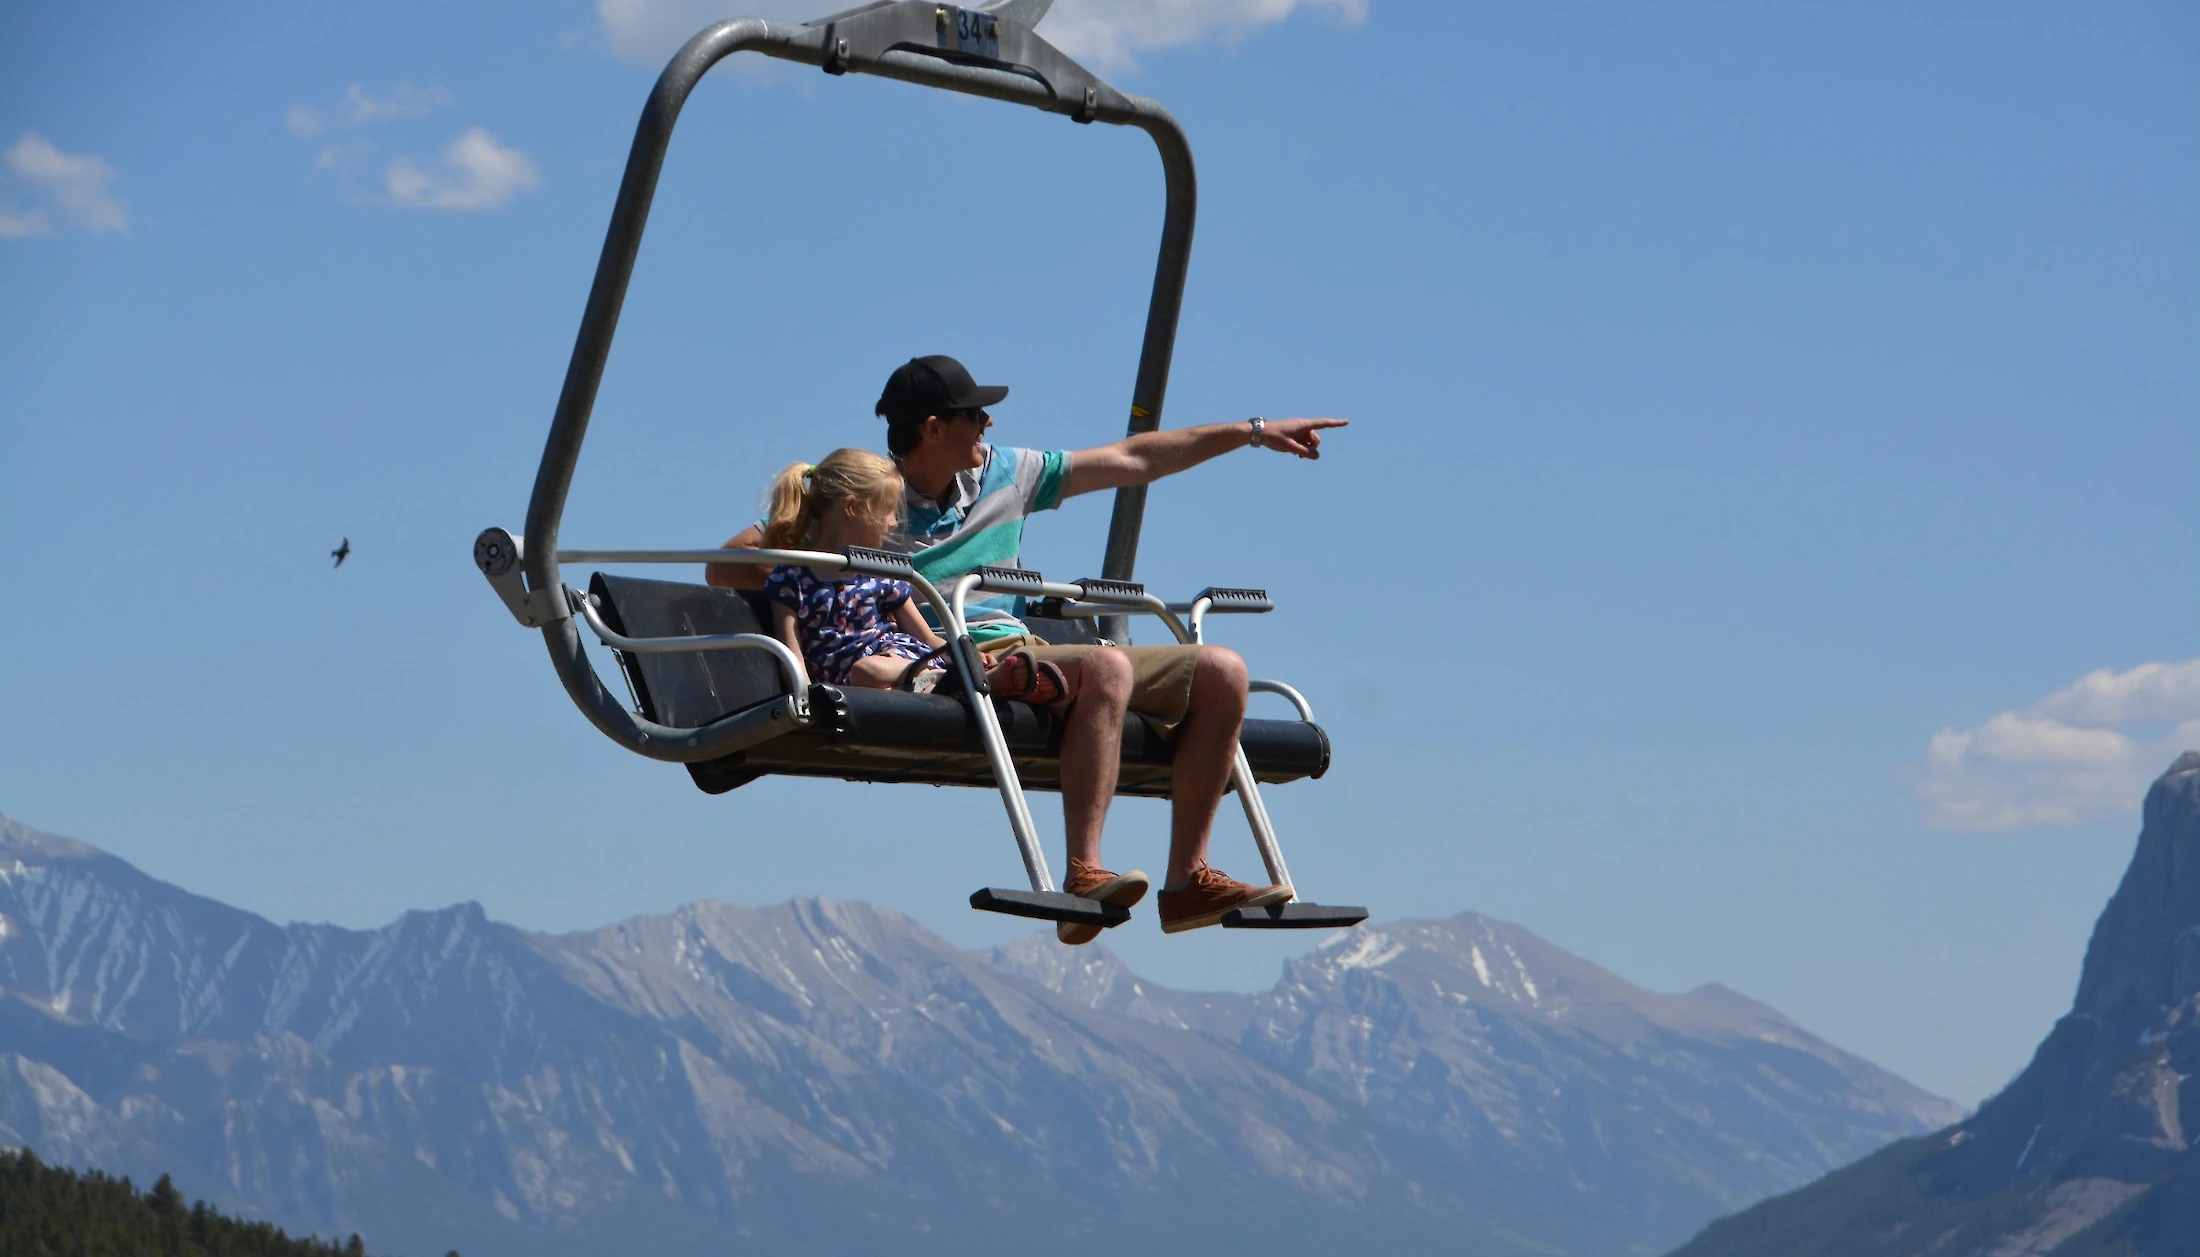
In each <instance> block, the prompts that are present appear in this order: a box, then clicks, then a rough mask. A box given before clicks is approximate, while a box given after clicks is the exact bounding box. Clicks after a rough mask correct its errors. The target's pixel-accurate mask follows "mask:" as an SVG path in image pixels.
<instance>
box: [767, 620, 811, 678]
mask: <svg viewBox="0 0 2200 1257" xmlns="http://www.w3.org/2000/svg"><path fill="white" fill-rule="evenodd" d="M772 636H773V637H776V638H778V639H779V640H780V641H783V642H785V643H787V649H789V650H791V651H793V652H794V659H795V663H796V665H797V666H799V667H800V668H801V670H802V684H804V685H808V684H810V665H809V664H808V662H807V661H805V660H804V659H803V658H802V635H801V634H800V633H799V632H797V631H796V630H795V626H794V608H792V607H787V606H782V605H780V604H779V603H776V602H775V603H773V604H772Z"/></svg>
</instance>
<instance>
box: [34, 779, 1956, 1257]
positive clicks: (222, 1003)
mask: <svg viewBox="0 0 2200 1257" xmlns="http://www.w3.org/2000/svg"><path fill="white" fill-rule="evenodd" d="M0 988H4V989H0V1141H5V1142H9V1143H17V1144H28V1145H30V1146H33V1147H35V1148H36V1149H37V1150H38V1151H39V1153H40V1155H42V1156H45V1157H47V1158H49V1159H52V1160H55V1161H60V1162H66V1163H71V1164H80V1165H97V1166H100V1167H102V1168H106V1169H109V1170H112V1171H115V1172H121V1173H130V1174H134V1175H137V1176H140V1177H146V1176H149V1175H151V1174H155V1173H158V1172H159V1171H161V1170H163V1169H166V1170H172V1171H173V1172H174V1173H175V1175H176V1179H177V1184H178V1186H179V1187H180V1188H182V1189H183V1190H184V1191H186V1192H188V1193H190V1194H193V1195H199V1196H204V1197H206V1198H208V1199H209V1200H212V1201H215V1202H217V1203H219V1204H221V1205H222V1206H223V1207H224V1208H226V1209H229V1210H232V1211H235V1212H239V1213H241V1214H244V1215H246V1216H256V1217H264V1218H268V1219H271V1220H275V1221H278V1222H281V1223H283V1224H284V1225H286V1226H288V1227H290V1228H292V1229H293V1230H300V1231H317V1232H320V1233H322V1234H332V1233H345V1232H349V1231H353V1230H357V1231H360V1232H363V1233H365V1234H368V1235H371V1236H374V1237H375V1238H376V1244H377V1247H382V1246H387V1247H388V1248H389V1249H390V1250H391V1251H392V1252H398V1253H403V1252H424V1253H440V1252H443V1251H444V1250H445V1249H447V1248H451V1247H457V1248H459V1249H461V1250H462V1251H464V1252H466V1253H468V1254H469V1255H470V1257H496V1255H497V1254H504V1253H510V1254H518V1253H523V1252H524V1253H545V1254H562V1253H573V1254H579V1253H584V1252H596V1251H604V1250H606V1248H607V1246H615V1247H617V1248H619V1249H621V1250H623V1251H633V1250H638V1249H647V1250H648V1251H652V1252H655V1253H660V1254H666V1255H668V1257H683V1255H685V1254H697V1255H700V1254H703V1253H718V1252H723V1251H725V1250H726V1248H727V1246H728V1245H729V1244H733V1245H736V1246H741V1245H747V1246H753V1247H759V1248H761V1247H771V1248H773V1249H776V1250H788V1249H797V1250H800V1251H804V1252H810V1253H836V1252H851V1253H852V1252H857V1251H869V1250H871V1249H875V1248H877V1247H878V1246H879V1245H881V1244H890V1245H892V1247H893V1248H894V1250H895V1251H897V1252H903V1253H920V1254H921V1253H933V1252H938V1253H948V1252H961V1251H964V1250H965V1249H966V1248H967V1245H968V1241H969V1236H970V1234H971V1233H972V1228H973V1227H978V1228H982V1229H983V1232H984V1233H985V1234H987V1235H989V1236H994V1237H997V1239H996V1241H995V1242H996V1243H997V1244H998V1245H999V1246H1002V1247H1006V1246H1008V1245H1011V1244H1014V1245H1039V1246H1044V1247H1045V1248H1047V1249H1048V1250H1050V1251H1056V1252H1070V1253H1079V1252H1094V1253H1098V1252H1101V1251H1103V1250H1105V1251H1111V1252H1112V1251H1115V1250H1118V1249H1120V1248H1122V1247H1123V1246H1124V1245H1126V1244H1145V1245H1150V1246H1155V1247H1161V1248H1181V1247H1186V1246H1190V1245H1192V1244H1226V1243H1244V1242H1249V1240H1251V1239H1254V1238H1257V1240H1258V1242H1259V1243H1260V1245H1261V1246H1262V1247H1263V1248H1264V1249H1269V1250H1273V1251H1277V1252H1285V1253H1290V1252H1316V1251H1322V1252H1327V1251H1330V1250H1332V1249H1334V1248H1335V1247H1337V1246H1338V1245H1340V1244H1348V1243H1351V1244H1365V1243H1383V1244H1390V1245H1393V1246H1402V1247H1405V1248H1407V1249H1408V1250H1409V1251H1421V1250H1425V1249H1428V1248H1430V1247H1434V1246H1442V1247H1446V1248H1457V1247H1460V1246H1466V1247H1470V1248H1472V1249H1473V1250H1474V1251H1477V1252H1484V1253H1491V1254H1521V1255H1523V1257H1525V1255H1528V1254H1584V1255H1586V1254H1592V1253H1593V1254H1607V1253H1645V1254H1647V1253H1652V1252H1655V1251H1658V1250H1659V1249H1660V1248H1661V1247H1663V1246H1667V1245H1670V1244H1671V1243H1673V1242H1674V1241H1676V1240H1678V1239H1679V1238H1681V1237H1682V1236H1684V1235H1686V1234H1687V1233H1688V1232H1689V1231H1691V1230H1693V1229H1694V1228H1696V1227H1698V1226H1700V1225H1702V1223H1703V1222H1704V1221H1705V1220H1706V1219H1707V1218H1710V1217H1712V1216H1714V1215H1716V1214H1717V1213H1720V1212H1723V1211H1728V1210H1731V1209H1733V1208H1736V1207H1739V1206H1741V1205H1744V1204H1747V1203H1749V1202H1750V1201H1752V1200H1755V1199H1757V1198H1759V1197H1761V1196H1763V1195H1764V1194H1766V1193H1769V1192H1773V1191H1779V1190H1783V1189H1785V1188H1788V1187H1792V1186H1793V1185H1795V1184H1796V1183H1799V1182H1803V1181H1806V1180H1807V1179H1809V1178H1811V1177H1814V1176H1816V1175H1818V1174H1821V1173H1823V1172H1825V1171H1826V1170H1828V1169H1830V1168H1832V1167H1834V1166H1836V1165H1839V1164H1842V1163H1843V1162H1846V1161H1848V1160H1851V1159H1853V1158H1855V1157H1857V1156H1860V1155H1862V1154H1864V1153H1866V1152H1868V1151H1870V1150H1871V1149H1872V1148H1875V1147H1877V1146H1879V1145H1881V1144H1883V1143H1885V1142H1886V1141H1888V1140H1890V1139H1894V1138H1899V1137H1901V1136H1904V1135H1908V1134H1912V1133H1915V1132H1916V1131H1919V1130H1922V1129H1928V1128H1930V1127H1931V1126H1934V1125H1938V1124H1940V1123H1942V1122H1945V1121H1946V1120H1949V1119H1950V1118H1951V1117H1952V1116H1953V1115H1954V1114H1953V1110H1952V1109H1951V1108H1950V1107H1949V1106H1948V1105H1946V1104H1945V1102H1942V1101H1938V1100H1935V1099H1934V1098H1932V1097H1930V1096H1927V1095H1925V1094H1924V1093H1922V1092H1919V1091H1917V1090H1916V1089H1915V1088H1912V1087H1909V1086H1908V1085H1907V1084H1904V1083H1902V1082H1901V1081H1900V1080H1898V1079H1895V1078H1893V1077H1892V1076H1890V1075H1887V1074H1885V1073H1884V1072H1883V1071H1880V1070H1878V1069H1876V1068H1874V1067H1872V1066H1870V1065H1869V1064H1867V1063H1865V1062H1863V1061H1860V1060H1858V1059H1856V1058H1854V1057H1851V1056H1848V1055H1846V1054H1844V1053H1841V1052H1839V1051H1838V1050H1836V1049H1834V1048H1832V1047H1830V1046H1828V1045H1826V1044H1824V1043H1823V1042H1821V1041H1819V1040H1817V1039H1815V1038H1813V1037H1811V1036H1810V1035H1809V1034H1807V1033H1806V1032H1804V1031H1802V1030H1801V1029H1799V1028H1798V1027H1796V1026H1794V1025H1793V1023H1790V1022H1788V1021H1787V1020H1786V1019H1784V1018H1782V1017H1780V1015H1779V1014H1777V1013H1775V1012H1773V1011H1772V1010H1770V1009H1767V1008H1764V1007H1762V1006H1761V1005H1757V1004H1754V1003H1751V1002H1750V1001H1748V1000H1746V999H1744V998H1742V997H1740V996H1738V995H1735V994H1733V993H1731V992H1727V991H1725V990H1723V989H1721V988H1715V987H1714V988H1704V989H1702V990H1699V991H1695V992H1691V993H1689V994H1687V995H1677V996H1669V995H1657V994H1653V993H1651V992H1646V991H1642V990H1639V989H1638V988H1635V987H1632V986H1630V985H1628V984H1627V983H1625V982H1623V981H1621V980H1620V979H1618V978H1616V977H1614V976H1613V975H1611V974H1609V973H1606V972H1604V971H1602V970H1600V969H1597V968H1596V967H1595V966H1593V965H1590V964H1588V963H1587V962H1585V961H1582V960H1580V959H1578V958H1576V957H1573V956H1571V955H1569V954H1567V953H1566V952H1564V951H1562V950H1560V949H1558V948H1556V947H1553V946H1551V945H1550V944H1548V943H1545V942H1543V941H1542V940H1540V939H1538V938H1536V937H1535V936H1534V935H1532V934H1529V933H1528V932H1527V931H1525V930H1522V929H1519V928H1518V927H1516V926H1509V925H1505V924H1503V923H1500V922H1495V921H1491V920H1488V919H1486V918H1482V917H1478V916H1474V915H1472V914H1468V915H1463V916H1460V917H1457V918H1453V919H1451V920H1448V921H1427V922H1401V923H1397V924H1393V925H1386V926H1381V927H1377V928H1372V929H1361V930H1357V931H1353V932H1351V933H1349V934H1345V935H1341V936H1339V937H1337V938H1336V939H1334V940H1333V941H1332V943H1331V944H1330V945H1329V946H1327V947H1325V948H1323V949H1321V950H1319V951H1317V952H1315V953H1313V954H1312V955H1311V956H1309V957H1307V958H1305V959H1302V960H1299V961H1296V962H1293V963H1292V964H1291V965H1290V966H1288V967H1287V971H1286V973H1285V975H1284V978H1283V980H1282V981H1281V982H1280V983H1279V984H1278V985H1277V986H1276V987H1275V988H1274V989H1273V990H1271V991H1269V992H1267V993H1264V994H1260V995H1241V994H1228V993H1206V994H1202V993H1193V992H1181V991H1170V990H1167V989H1165V988H1160V987H1155V986H1153V985H1152V984H1149V983H1144V982H1141V981H1140V980H1139V979H1137V978H1136V977H1135V976H1134V975H1131V974H1129V973H1128V972H1127V971H1125V970H1123V969H1122V968H1121V966H1120V965H1118V964H1116V963H1115V962H1114V960H1113V959H1112V957H1110V956H1108V955H1107V954H1106V953H1105V952H1104V951H1103V950H1100V949H1085V950H1079V951H1071V950H1069V949H1064V948H1059V947H1057V946H1055V945H1054V944H1052V943H1051V942H1046V943H1041V942H1039V941H1037V940H1034V941H1031V942H1027V943H1022V944H1018V945H1016V946H1014V947H1009V948H1002V949H995V951H993V952H991V953H985V954H979V953H971V952H965V951H962V950H960V949H957V948H955V947H953V946H951V945H949V944H948V943H946V942H945V941H944V940H942V939H940V938H938V937H937V936H935V935H933V934H931V933H929V932H928V931H926V930H924V929H922V928H921V927H919V926H918V925H916V924H915V923H914V922H912V921H910V920H909V919H907V918H905V917H902V916H900V915H898V914H895V913H892V912H887V911H884V910H881V909H878V908H873V907H869V906H867V905H863V904H856V903H833V902H823V901H815V900H803V901H796V902H793V903H787V904H781V905H777V906H773V907H767V908H744V907H738V906H734V905H729V904H722V903H698V904H692V905H689V906H687V907H685V908H681V909H679V910H678V911H675V912H672V913H668V914H665V915H662V916H649V917H640V918H635V919H633V920H630V921H625V922H621V923H619V924H617V925H612V926H608V927H605V928H603V929H599V930H589V931H582V932H578V933H573V934H565V935H555V936H553V935H541V934H531V933H528V932H525V931H521V930H516V929H513V928H511V927H508V926H504V925H500V924H497V923H495V922H493V921H490V920H488V919H487V918H486V916H485V915H484V914H483V913H482V911H481V909H480V908H479V907H478V906H477V905H473V904H462V905H459V906H456V907H453V908H447V909H442V910H439V911H435V912H414V913H408V914H406V915H405V916H403V917H401V918H400V919H399V920H397V921H396V922H394V923H392V924H390V925H388V926H386V927H384V928H382V929H378V930H343V929H337V928H334V927H329V926H302V925H291V926H278V925H275V924H273V923H271V922H268V921H266V920H264V919H262V918H260V917H257V916H254V915H252V914H250V913H246V912H242V911H239V910H236V909H233V908H229V907H226V906H224V905H222V904H219V903H216V902H214V901H212V900H209V899H205V898H202V897H199V896H195V895H190V894H187V893H185V892H183V891H180V890H177V889H176V888H174V887H172V886H168V885H166V884H164V883H162V882H159V881H156V880H154V879H152V878H149V877H146V876H145V875H144V874H142V873H140V872H138V871H137V870H136V869H133V868H131V867H130V866H129V865H127V864H125V863H123V862H121V861H119V860H116V859H114V858H112V857H110V856H107V855H104V854H102V853H100V852H98V851H97V850H95V849H93V848H91V847H88V846H85V845H83V844H81V843H74V842H71V841H69V840H66V839H59V838H54V837H52V836H50V835H45V834H40V833H37V832H36V831H33V830H30V829H28V828H27V827H24V826H22V825H20V824H17V823H15V822H12V821H7V820H5V819H4V818H0Z"/></svg>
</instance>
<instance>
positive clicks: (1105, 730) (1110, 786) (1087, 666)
mask: <svg viewBox="0 0 2200 1257" xmlns="http://www.w3.org/2000/svg"><path fill="white" fill-rule="evenodd" d="M1062 672H1063V674H1064V675H1065V676H1066V677H1067V678H1068V680H1069V691H1070V695H1071V697H1072V699H1073V702H1072V704H1071V706H1070V709H1069V717H1068V725H1067V727H1066V728H1064V729H1063V730H1062V829H1063V833H1064V836H1065V839H1066V841H1065V843H1064V846H1065V847H1066V848H1067V849H1068V855H1069V858H1070V859H1072V860H1076V861H1081V862H1083V863H1085V864H1089V865H1091V866H1093V867H1094V868H1099V867H1101V865H1100V830H1101V827H1102V826H1103V825H1104V824H1106V823H1107V819H1108V804H1109V803H1111V802H1113V801H1114V799H1115V780H1116V775H1117V774H1118V772H1119V771H1120V770H1121V767H1122V759H1123V720H1124V716H1125V712H1126V709H1127V707H1128V704H1129V703H1130V697H1131V661H1130V656H1128V655H1126V654H1124V653H1123V652H1122V651H1119V650H1108V649H1100V650H1094V651H1090V652H1087V653H1086V655H1085V657H1084V660H1083V662H1082V664H1067V665H1064V666H1063V668H1062Z"/></svg>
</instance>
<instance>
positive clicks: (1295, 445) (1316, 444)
mask: <svg viewBox="0 0 2200 1257" xmlns="http://www.w3.org/2000/svg"><path fill="white" fill-rule="evenodd" d="M1350 422H1352V421H1351V420H1349V419H1270V420H1267V421H1266V422H1264V423H1263V424H1262V426H1261V431H1260V443H1261V444H1262V445H1264V446H1266V447H1268V448H1269V449H1272V450H1281V451H1283V452H1284V453H1286V454H1296V455H1298V456H1299V457H1300V458H1320V457H1321V456H1322V429H1324V428H1341V427H1344V426H1345V425H1346V424H1348V423H1350Z"/></svg>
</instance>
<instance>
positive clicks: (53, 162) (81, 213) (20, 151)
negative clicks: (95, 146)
mask: <svg viewBox="0 0 2200 1257" xmlns="http://www.w3.org/2000/svg"><path fill="white" fill-rule="evenodd" d="M7 160H8V169H10V170H12V171H14V172H15V174H16V176H17V177H18V178H20V179H22V180H23V181H24V182H25V183H28V184H30V185H31V186H32V187H34V188H36V189H38V191H39V192H40V193H41V194H42V195H44V196H45V198H46V199H47V200H49V201H51V202H53V204H54V205H55V206H57V207H58V208H59V209H60V210H61V212H62V214H63V215H65V216H66V217H67V218H68V219H69V220H70V221H72V222H74V223H76V224H77V225H79V226H82V227H88V228H90V229H91V230H93V231H122V232H127V231H129V230H130V216H129V214H128V213H127V212H126V211H124V210H123V208H122V202H121V201H118V200H116V199H115V195H114V193H113V192H111V191H110V190H109V189H108V185H109V184H112V183H113V182H114V181H115V180H116V179H117V178H118V177H119V176H117V175H116V174H115V168H114V167H112V166H110V165H108V164H107V163H106V162H104V161H101V160H100V159H99V158H97V157H94V156H92V155H91V154H89V153H86V154H83V155H81V156H80V155H77V154H73V153H64V152H62V151H61V150H60V149H58V148H55V147H54V146H53V143H52V141H50V140H48V139H47V138H46V137H45V136H43V135H40V134H38V133H37V132H36V131H25V132H24V133H23V136H22V138H21V139H18V140H17V141H16V142H15V143H14V144H12V145H10V146H9V148H8V151H7ZM7 221H8V223H9V224H10V225H11V226H12V227H16V228H20V230H10V228H9V227H0V235H16V236H26V235H43V234H45V232H46V231H47V230H50V228H51V224H50V223H49V222H48V221H47V218H46V215H45V213H44V212H43V211H38V210H33V211H32V212H31V213H29V214H27V215H16V214H13V213H9V214H8V215H7Z"/></svg>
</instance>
